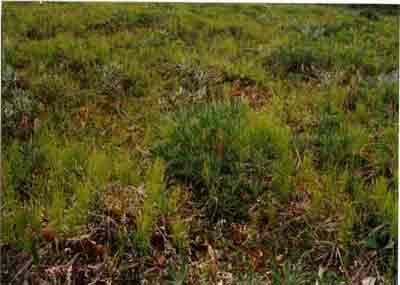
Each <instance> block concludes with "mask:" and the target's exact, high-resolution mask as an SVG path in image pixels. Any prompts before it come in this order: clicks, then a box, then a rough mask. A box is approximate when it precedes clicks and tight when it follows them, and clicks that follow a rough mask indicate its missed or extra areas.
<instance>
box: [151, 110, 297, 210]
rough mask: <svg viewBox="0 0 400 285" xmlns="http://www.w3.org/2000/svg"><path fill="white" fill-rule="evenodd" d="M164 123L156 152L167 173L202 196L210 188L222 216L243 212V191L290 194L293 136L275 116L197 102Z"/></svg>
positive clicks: (210, 198) (209, 191)
mask: <svg viewBox="0 0 400 285" xmlns="http://www.w3.org/2000/svg"><path fill="white" fill-rule="evenodd" d="M162 125H163V127H162V128H160V132H159V140H158V143H157V144H156V145H155V146H154V149H153V151H154V153H155V154H156V155H159V156H160V157H162V158H163V159H164V160H165V161H166V162H167V174H168V175H169V177H171V178H175V179H178V180H180V181H182V182H184V183H185V184H187V185H193V186H196V189H199V190H198V191H199V193H197V194H198V195H197V196H198V197H200V196H201V193H200V192H202V191H201V190H200V189H206V190H207V193H208V198H209V202H211V204H214V203H215V204H214V206H213V207H215V209H217V211H218V212H222V213H223V212H225V213H226V214H228V213H229V214H230V216H231V217H234V216H235V215H237V214H239V215H240V213H241V212H242V213H241V214H243V213H244V211H243V210H245V209H243V207H242V206H243V205H241V203H240V200H241V199H240V198H239V196H238V195H239V194H240V193H241V192H247V193H248V194H250V195H256V194H258V193H259V192H262V191H264V190H267V189H269V190H271V191H274V192H275V193H276V194H278V195H280V196H281V197H282V196H286V195H287V194H288V193H289V188H290V186H289V177H290V175H291V173H292V167H293V165H292V160H291V153H290V150H289V144H290V138H291V135H290V132H289V129H288V128H287V127H286V126H283V125H282V124H281V123H280V122H279V121H278V120H277V119H276V118H275V117H273V116H272V115H270V114H258V113H255V111H253V110H251V109H250V107H249V106H248V105H247V104H244V103H240V102H236V103H234V102H230V103H229V102H225V103H211V104H198V105H195V106H192V107H188V108H186V109H184V110H179V111H177V112H176V113H174V114H173V115H171V116H168V117H167V118H166V119H165V122H163V123H162ZM213 201H214V202H213Z"/></svg>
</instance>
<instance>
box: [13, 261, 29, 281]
mask: <svg viewBox="0 0 400 285" xmlns="http://www.w3.org/2000/svg"><path fill="white" fill-rule="evenodd" d="M32 263H33V258H32V257H31V258H30V259H29V260H28V262H26V263H25V265H24V266H23V267H22V268H21V269H20V270H19V271H18V272H17V274H15V276H14V279H13V280H12V281H11V282H10V283H14V281H16V280H18V278H19V276H20V275H22V274H24V273H25V271H26V270H28V268H29V267H31V265H32Z"/></svg>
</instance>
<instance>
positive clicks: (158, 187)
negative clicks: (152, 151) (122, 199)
mask: <svg viewBox="0 0 400 285" xmlns="http://www.w3.org/2000/svg"><path fill="white" fill-rule="evenodd" d="M164 172H165V164H164V162H163V161H162V160H160V159H157V160H156V161H155V162H154V165H153V166H152V168H151V169H150V170H149V172H148V174H147V178H146V199H145V201H144V203H143V207H142V209H141V212H140V214H139V216H138V218H137V223H136V227H137V230H136V232H135V233H134V240H135V243H136V246H137V249H138V250H139V252H140V253H142V254H144V253H146V252H148V250H149V248H150V239H151V235H152V232H153V226H154V224H155V222H156V219H157V217H158V215H159V214H160V213H161V212H162V211H165V209H166V199H165V196H164V195H165V191H164V190H165V182H164Z"/></svg>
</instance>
